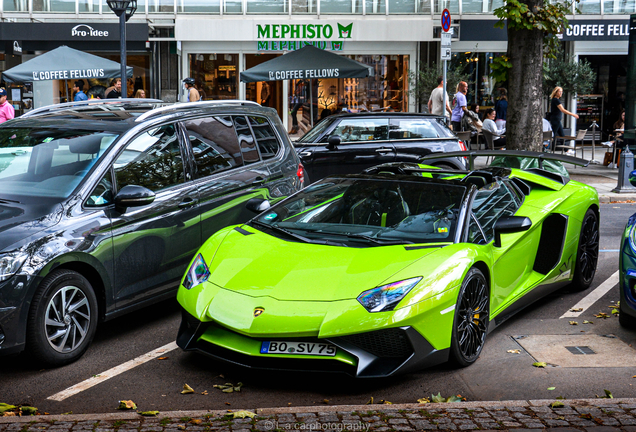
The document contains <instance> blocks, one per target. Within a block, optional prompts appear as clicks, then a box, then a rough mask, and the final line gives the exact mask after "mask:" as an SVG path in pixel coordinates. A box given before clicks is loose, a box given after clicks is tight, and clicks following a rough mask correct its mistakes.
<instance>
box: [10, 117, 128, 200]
mask: <svg viewBox="0 0 636 432" xmlns="http://www.w3.org/2000/svg"><path fill="white" fill-rule="evenodd" d="M117 136H118V135H117V134H115V133H111V132H105V131H94V130H77V129H73V130H67V129H54V128H42V127H38V128H11V127H4V128H0V191H2V193H3V194H4V195H9V194H11V195H14V194H15V195H28V196H46V197H57V198H66V197H68V196H70V195H71V193H72V192H73V190H75V188H76V187H77V186H78V185H79V184H80V182H81V181H82V180H83V179H84V177H85V176H86V174H87V173H88V172H89V170H90V169H91V168H92V167H93V165H95V163H96V162H97V160H98V159H99V157H100V156H101V155H102V154H103V153H104V152H105V151H106V149H107V148H108V147H109V146H110V144H111V143H112V142H113V141H114V140H115V139H116V138H117Z"/></svg>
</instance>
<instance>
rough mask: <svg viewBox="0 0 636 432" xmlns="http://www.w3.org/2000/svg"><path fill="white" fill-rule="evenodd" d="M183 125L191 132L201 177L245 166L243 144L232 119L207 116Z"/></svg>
mask: <svg viewBox="0 0 636 432" xmlns="http://www.w3.org/2000/svg"><path fill="white" fill-rule="evenodd" d="M183 124H184V126H185V128H186V130H187V132H188V137H189V139H190V146H191V148H192V153H193V154H194V160H195V162H196V166H197V176H198V177H199V178H201V177H207V176H209V175H212V174H216V173H218V172H221V171H225V170H228V169H231V168H234V167H236V166H240V165H243V158H242V156H241V147H240V146H239V142H238V138H237V136H236V132H234V127H233V126H232V122H229V123H228V121H227V119H224V118H220V117H205V118H199V119H194V120H188V121H186V122H184V123H183Z"/></svg>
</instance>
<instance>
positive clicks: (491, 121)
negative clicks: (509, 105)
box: [481, 108, 506, 148]
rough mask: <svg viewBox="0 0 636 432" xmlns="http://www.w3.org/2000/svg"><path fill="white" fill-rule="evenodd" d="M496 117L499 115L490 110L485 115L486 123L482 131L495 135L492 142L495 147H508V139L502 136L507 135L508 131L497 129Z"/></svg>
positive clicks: (484, 122)
mask: <svg viewBox="0 0 636 432" xmlns="http://www.w3.org/2000/svg"><path fill="white" fill-rule="evenodd" d="M496 115H497V113H496V112H495V110H494V109H492V108H488V109H487V110H486V112H485V113H484V121H483V126H482V128H481V129H482V130H484V129H486V130H487V131H488V132H491V133H492V134H493V135H494V137H493V142H492V143H493V146H495V147H497V148H501V147H505V146H506V137H502V136H501V135H503V134H504V133H506V129H505V128H504V129H498V128H497V124H496V123H495V117H496Z"/></svg>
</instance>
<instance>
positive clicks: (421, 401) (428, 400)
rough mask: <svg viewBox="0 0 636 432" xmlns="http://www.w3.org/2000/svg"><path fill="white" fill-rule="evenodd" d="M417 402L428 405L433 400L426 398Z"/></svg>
mask: <svg viewBox="0 0 636 432" xmlns="http://www.w3.org/2000/svg"><path fill="white" fill-rule="evenodd" d="M417 402H418V403H421V404H426V403H431V400H430V399H429V398H427V397H425V398H420V399H418V400H417Z"/></svg>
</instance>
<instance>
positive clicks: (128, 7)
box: [106, 0, 137, 97]
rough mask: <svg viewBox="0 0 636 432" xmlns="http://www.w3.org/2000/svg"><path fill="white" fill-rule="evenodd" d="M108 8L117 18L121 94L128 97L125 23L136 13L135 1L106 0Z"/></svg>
mask: <svg viewBox="0 0 636 432" xmlns="http://www.w3.org/2000/svg"><path fill="white" fill-rule="evenodd" d="M106 3H108V7H109V8H110V9H111V10H112V11H113V12H115V15H117V16H118V17H119V62H120V64H121V93H122V95H125V96H123V97H128V78H127V77H126V21H128V20H129V19H130V17H132V16H133V15H134V13H135V11H137V0H106Z"/></svg>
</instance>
